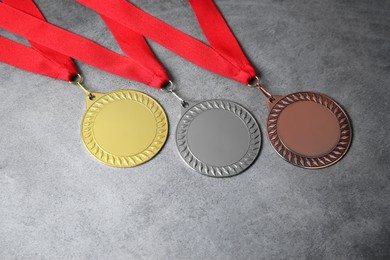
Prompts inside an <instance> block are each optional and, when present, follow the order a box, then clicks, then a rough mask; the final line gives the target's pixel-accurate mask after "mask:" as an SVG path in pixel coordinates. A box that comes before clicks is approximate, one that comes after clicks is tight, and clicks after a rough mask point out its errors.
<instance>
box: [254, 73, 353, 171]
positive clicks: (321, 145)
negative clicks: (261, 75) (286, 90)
mask: <svg viewBox="0 0 390 260" xmlns="http://www.w3.org/2000/svg"><path fill="white" fill-rule="evenodd" d="M253 86H254V87H256V88H258V89H259V90H260V91H261V92H262V93H263V94H265V96H266V97H267V99H268V108H269V113H268V118H267V134H268V139H269V141H270V143H271V145H272V146H273V148H274V149H275V151H276V152H277V153H278V154H279V155H280V156H281V157H282V158H283V159H285V160H286V161H288V162H289V163H291V164H294V165H296V166H299V167H302V168H307V169H320V168H325V167H328V166H330V165H332V164H334V163H336V162H338V161H339V160H340V159H341V158H342V157H343V156H344V155H345V154H346V152H347V151H348V148H349V146H350V144H351V139H352V128H351V123H350V121H349V118H348V116H347V114H346V113H345V112H344V110H343V109H342V108H341V107H340V105H338V104H337V103H336V102H335V101H334V100H332V99H331V98H329V97H328V96H326V95H323V94H319V93H315V92H297V93H292V94H289V95H287V96H284V97H283V96H272V95H271V94H270V93H269V92H268V91H266V90H265V89H264V87H263V86H262V85H261V84H260V82H259V79H258V78H257V82H256V84H255V85H253Z"/></svg>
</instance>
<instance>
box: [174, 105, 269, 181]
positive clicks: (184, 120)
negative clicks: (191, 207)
mask: <svg viewBox="0 0 390 260" xmlns="http://www.w3.org/2000/svg"><path fill="white" fill-rule="evenodd" d="M186 104H187V106H186V108H183V112H182V117H181V119H180V121H179V124H178V126H177V130H176V145H177V149H178V151H179V153H180V155H181V157H182V158H183V160H184V161H185V162H186V163H187V164H188V165H189V166H190V167H191V168H193V169H194V170H196V171H197V172H199V173H201V174H204V175H207V176H211V177H229V176H234V175H237V174H240V173H241V172H243V171H244V170H246V169H247V168H248V167H249V166H250V165H251V164H252V163H253V162H254V160H255V159H256V157H257V155H258V154H259V151H260V146H261V136H260V128H259V126H258V124H257V122H256V119H255V118H254V117H253V116H252V115H251V114H250V113H249V112H248V111H247V110H246V109H245V108H244V107H242V106H241V105H239V104H237V103H235V102H231V101H226V100H208V101H203V102H200V103H196V104H190V103H188V102H186Z"/></svg>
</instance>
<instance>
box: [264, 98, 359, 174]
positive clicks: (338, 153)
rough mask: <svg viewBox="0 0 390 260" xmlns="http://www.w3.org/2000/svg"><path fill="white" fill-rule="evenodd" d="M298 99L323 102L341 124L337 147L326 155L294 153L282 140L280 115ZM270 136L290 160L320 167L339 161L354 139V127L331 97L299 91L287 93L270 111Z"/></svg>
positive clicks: (282, 155)
mask: <svg viewBox="0 0 390 260" xmlns="http://www.w3.org/2000/svg"><path fill="white" fill-rule="evenodd" d="M298 101H312V102H315V103H318V104H321V105H323V106H325V107H326V108H328V109H329V111H330V112H332V113H333V114H334V115H335V116H336V118H337V120H338V122H339V125H340V138H339V142H338V143H337V145H336V146H335V148H334V149H333V150H332V151H331V152H329V153H328V154H326V155H324V156H319V157H305V156H302V155H300V154H297V153H294V152H293V151H291V150H290V149H289V148H287V147H286V146H285V145H284V144H283V142H282V141H281V140H280V138H279V135H278V132H277V121H278V119H279V115H280V114H281V112H282V111H283V109H285V108H286V107H287V106H288V105H290V104H292V103H294V102H298ZM267 132H268V138H269V141H270V142H271V144H272V146H273V147H274V149H275V151H276V152H277V153H278V154H279V155H280V156H281V157H282V158H284V159H285V160H287V161H288V162H290V163H292V164H294V165H296V166H299V167H302V168H308V169H320V168H325V167H327V166H330V165H332V164H334V163H336V162H337V161H339V160H340V159H341V158H342V157H343V156H344V155H345V153H346V152H347V150H348V148H349V146H350V144H351V139H352V129H351V124H350V122H349V119H348V116H347V114H346V113H345V112H344V110H343V109H342V108H341V107H340V106H339V105H338V104H337V103H336V102H335V101H333V100H332V99H331V98H329V97H327V96H325V95H322V94H319V93H314V92H297V93H292V94H290V95H287V96H285V97H283V98H282V99H280V100H279V101H277V102H276V104H275V105H274V106H273V107H272V109H271V111H270V112H269V115H268V119H267Z"/></svg>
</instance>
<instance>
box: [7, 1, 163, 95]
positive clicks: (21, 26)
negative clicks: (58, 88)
mask: <svg viewBox="0 0 390 260" xmlns="http://www.w3.org/2000/svg"><path fill="white" fill-rule="evenodd" d="M106 23H107V24H108V25H109V27H110V28H111V29H112V31H113V34H114V36H115V38H116V39H117V40H118V43H119V45H120V46H121V48H122V50H123V51H124V52H125V53H126V54H127V55H128V57H125V56H122V55H119V54H117V53H115V52H113V51H111V50H108V49H106V48H104V47H102V46H101V45H99V44H96V43H94V42H92V41H90V40H87V39H85V38H83V37H81V36H78V35H76V34H73V33H71V32H68V31H66V30H63V29H61V28H58V27H56V26H54V25H51V24H49V23H47V22H46V21H45V20H44V18H43V16H42V15H41V13H40V12H39V10H38V9H37V8H36V6H35V5H34V3H33V2H32V1H31V0H24V1H16V0H4V1H3V2H0V27H1V28H3V29H5V30H7V31H10V32H12V33H14V34H17V35H19V36H22V37H24V38H26V39H28V40H29V42H30V43H31V46H32V47H31V48H30V47H27V46H24V45H21V44H18V43H16V42H13V41H11V40H8V39H6V38H4V37H0V44H1V46H2V48H1V49H0V61H2V62H5V63H7V64H10V65H12V66H15V67H18V68H21V69H24V70H27V71H30V72H34V73H39V74H42V75H46V76H50V77H53V78H56V79H62V80H67V81H69V80H70V79H71V77H72V76H74V75H75V74H77V70H76V67H75V66H74V63H73V62H72V60H71V58H70V57H72V58H75V59H77V60H80V61H82V62H85V63H87V64H89V65H92V66H94V67H96V68H99V69H101V70H104V71H107V72H109V73H112V74H115V75H118V76H122V77H124V78H128V79H131V80H136V81H139V82H142V83H144V84H147V85H149V86H151V87H155V88H161V87H162V86H163V85H164V84H165V83H166V82H167V81H168V80H169V79H168V76H167V74H166V72H165V70H164V69H163V67H162V66H161V65H160V64H159V62H158V61H157V60H156V58H155V57H154V55H153V53H152V52H151V50H150V49H149V47H148V46H147V44H146V42H145V40H144V39H143V37H142V36H141V35H136V34H135V33H134V32H132V31H131V30H128V29H127V28H124V27H123V26H121V25H120V24H117V23H116V22H114V21H110V20H108V19H106ZM127 37H131V38H132V39H133V40H134V39H136V44H134V45H133V44H131V45H130V44H128V43H126V42H125V41H122V38H127Z"/></svg>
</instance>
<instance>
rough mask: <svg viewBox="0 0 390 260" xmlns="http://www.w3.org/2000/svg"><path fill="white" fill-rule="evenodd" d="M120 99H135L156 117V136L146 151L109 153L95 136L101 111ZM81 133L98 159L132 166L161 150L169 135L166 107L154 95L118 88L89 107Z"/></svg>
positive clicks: (107, 162) (145, 160)
mask: <svg viewBox="0 0 390 260" xmlns="http://www.w3.org/2000/svg"><path fill="white" fill-rule="evenodd" d="M119 100H134V101H137V102H139V103H141V104H143V105H145V106H146V107H148V108H149V109H150V111H151V112H152V113H153V115H154V117H155V119H156V123H157V130H156V136H155V137H154V139H153V141H152V142H151V144H150V145H149V146H148V147H147V148H146V149H145V150H144V151H142V152H140V153H138V154H135V155H131V156H119V155H115V154H112V153H109V152H108V151H106V150H104V149H103V148H102V147H101V146H99V144H98V143H97V142H96V140H95V138H94V133H93V125H94V120H95V118H96V116H97V115H98V113H99V111H100V110H101V109H102V108H103V107H104V106H105V105H107V104H109V103H112V102H115V101H119ZM81 135H82V137H83V143H84V145H85V147H86V148H87V150H88V151H89V152H90V153H91V154H92V155H93V156H94V157H95V158H96V159H97V160H99V161H101V162H103V163H104V164H106V165H109V166H112V167H117V168H130V167H134V166H137V165H140V164H142V163H145V162H147V161H149V160H150V159H152V158H153V157H154V156H155V155H156V154H157V153H158V152H159V151H160V150H161V148H162V147H163V146H164V144H165V141H166V139H167V136H168V120H167V116H166V114H165V112H164V109H163V108H162V107H161V105H160V104H159V103H158V102H157V101H156V100H155V99H153V98H152V97H150V96H148V95H146V94H145V93H142V92H139V91H135V90H118V91H113V92H111V93H108V94H106V95H104V96H102V97H101V98H99V99H98V100H97V101H95V102H94V103H93V104H92V105H91V106H90V107H89V108H88V110H87V111H86V113H85V115H84V118H83V121H82V127H81Z"/></svg>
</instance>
